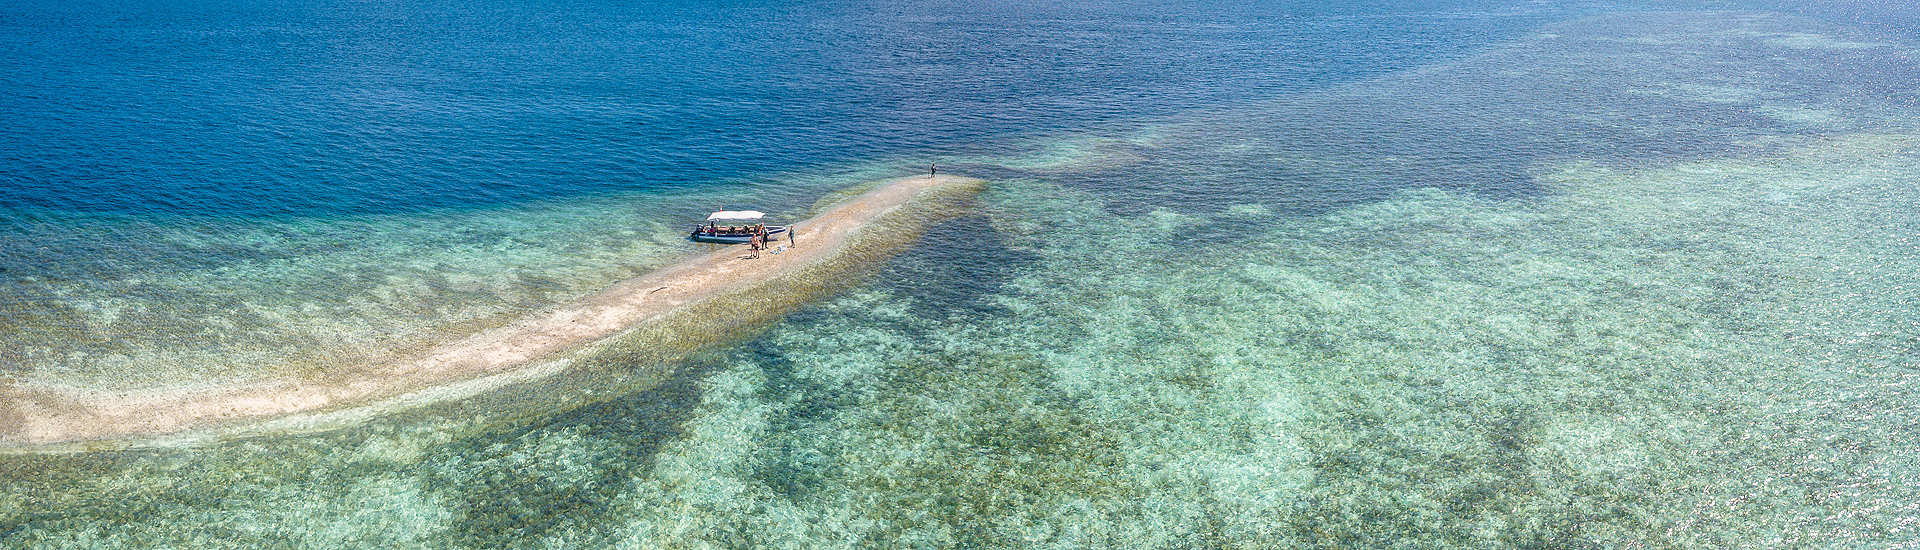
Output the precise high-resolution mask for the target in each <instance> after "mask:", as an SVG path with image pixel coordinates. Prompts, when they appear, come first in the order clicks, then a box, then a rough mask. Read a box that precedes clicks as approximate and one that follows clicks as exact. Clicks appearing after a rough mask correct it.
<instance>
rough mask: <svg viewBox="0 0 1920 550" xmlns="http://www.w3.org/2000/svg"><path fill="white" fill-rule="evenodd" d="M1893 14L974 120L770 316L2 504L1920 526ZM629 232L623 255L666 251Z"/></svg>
mask: <svg viewBox="0 0 1920 550" xmlns="http://www.w3.org/2000/svg"><path fill="white" fill-rule="evenodd" d="M1892 40H1893V39H1891V38H1887V37H1877V36H1854V35H1853V34H1852V33H1848V32H1847V31H1845V30H1844V29H1835V28H1832V27H1830V26H1827V25H1824V24H1819V23H1815V22H1811V21H1806V20H1800V19H1791V18H1785V17H1778V16H1764V15H1756V16H1746V15H1743V16H1738V17H1733V16H1728V15H1727V14H1705V15H1692V14H1658V15H1638V16H1627V17H1602V18H1595V19H1586V20H1579V21H1574V22H1571V23H1565V24H1559V25H1553V26H1551V27H1549V28H1548V29H1546V30H1545V31H1543V32H1541V33H1539V34H1537V35H1534V36H1532V37H1529V38H1527V39H1524V40H1521V41H1518V42H1515V43H1513V44H1508V45H1504V46H1500V47H1496V48H1492V49H1490V50H1489V51H1486V52H1482V53H1480V54H1476V55H1474V56H1471V57H1468V58H1465V59H1462V60H1458V61H1453V62H1447V63H1441V64H1437V65H1432V66H1427V67H1422V68H1420V69H1416V70H1413V71H1407V72H1404V73H1396V74H1392V75H1387V76H1384V77H1381V78H1378V79H1374V80H1370V81H1366V82H1360V83H1353V84H1350V85H1344V86H1340V87H1336V88H1333V89H1330V90H1326V91H1320V92H1314V93H1307V94H1298V95H1290V96H1282V97H1279V98H1276V99H1273V100H1271V101H1265V102H1259V103H1252V104H1246V105H1242V106H1240V107H1239V108H1238V109H1237V110H1235V111H1234V112H1232V113H1224V114H1223V113H1195V114H1190V115H1183V116H1177V117H1170V118H1168V119H1166V120H1153V121H1146V122H1143V123H1141V124H1140V125H1139V126H1136V127H1131V128H1127V129H1124V130H1123V131H1120V132H1118V133H1116V134H1115V135H1111V136H1099V135H1081V134H1062V135H1060V136H1059V137H1057V138H1056V139H1053V140H1051V141H1047V142H1045V143H1040V144H1038V145H1037V146H1035V147H1031V148H1027V149H1025V150H1021V151H1012V152H1008V153H1006V154H1005V155H1004V156H1000V157H994V156H991V155H977V156H966V157H964V158H958V157H956V158H955V160H954V163H955V164H956V165H957V167H956V168H955V170H956V171H968V172H970V173H979V175H983V176H988V177H990V179H991V180H992V182H993V183H992V185H991V186H990V187H989V188H988V189H987V190H986V191H985V192H984V193H983V194H981V195H980V196H979V197H978V198H977V199H975V201H976V202H975V203H973V204H972V210H971V211H970V212H969V213H968V214H967V215H964V216H961V217H958V218H955V219H953V220H949V221H946V222H942V223H941V224H937V225H935V226H933V229H930V230H929V232H928V233H927V234H926V235H925V236H924V237H922V238H920V239H919V241H918V244H917V245H916V246H915V247H914V248H912V249H910V250H907V251H906V252H904V253H902V254H901V255H900V256H898V257H896V258H894V259H892V260H891V261H889V262H887V263H886V264H885V265H883V266H880V267H877V268H875V269H872V270H870V271H868V273H870V275H862V276H860V277H857V278H853V279H852V280H855V281H860V282H859V283H858V284H855V285H854V286H852V287H851V288H850V289H847V290H844V291H841V292H837V293H834V294H831V295H830V297H828V298H826V299H824V300H822V301H820V302H818V303H815V304H813V305H809V306H806V307H803V308H801V309H800V310H798V311H796V312H794V313H792V314H791V315H789V316H787V317H786V318H784V319H782V320H779V321H777V322H775V323H774V324H773V325H772V326H771V327H769V328H765V329H764V330H758V329H757V330H756V331H755V332H753V333H752V334H751V335H750V336H749V337H748V338H747V339H746V340H745V341H744V342H742V343H737V344H728V345H721V346H717V347H711V348H707V349H703V350H699V351H695V352H692V353H690V354H685V355H682V356H676V357H655V356H652V355H649V354H648V353H647V351H646V350H647V349H649V347H648V346H649V344H650V343H651V341H650V340H649V338H650V337H647V336H641V337H635V338H634V339H633V340H630V341H626V342H622V343H616V344H614V345H610V346H608V347H607V348H606V350H605V351H604V353H601V354H599V355H596V356H594V357H593V358H592V360H593V361H594V362H596V363H595V364H596V365H598V366H597V367H595V368H594V369H587V372H584V373H574V374H573V376H575V377H578V378H576V379H570V380H563V381H561V382H557V383H556V384H559V387H563V388H568V389H566V390H551V391H553V392H554V393H543V392H542V391H541V390H539V389H537V388H532V389H522V390H520V391H524V392H525V393H524V394H523V395H521V396H518V397H483V398H477V399H476V400H474V402H472V403H466V404H454V405H449V406H446V407H438V408H427V409H423V410H421V411H418V412H416V413H410V414H407V415H402V416H397V417H392V418H383V419H379V420H376V421H372V422H369V423H368V424H367V425H365V426H362V427H359V428H356V429H351V430H338V431H332V432H326V433H320V434H316V435H305V436H297V437H295V436H286V437H272V438H257V439H249V440H239V441H232V442H227V443H222V444H215V445H208V446H204V447H199V448H188V449H159V450H151V451H140V452H124V453H94V454H81V455H70V456H32V455H22V456H7V457H0V477H3V478H6V479H12V480H17V481H15V482H13V483H10V484H5V485H0V537H3V538H4V540H5V541H6V542H7V543H9V544H19V545H21V546H45V545H54V546H89V545H98V546H128V545H161V544H171V545H176V546H201V545H206V544H213V543H216V542H217V543H222V544H248V543H260V544H295V545H300V546H315V547H365V546H444V545H449V544H459V545H468V546H481V547H494V546H502V545H508V544H525V545H529V546H532V545H547V546H552V547H604V546H608V545H625V546H635V547H809V548H814V547H856V546H888V547H894V546H913V547H919V546H934V547H948V546H991V547H1019V548H1034V547H1049V548H1085V547H1189V546H1190V547H1235V548H1274V547H1308V546H1319V547H1342V548H1347V547H1371V546H1409V547H1437V546H1457V547H1476V548H1478V547H1522V546H1531V547H1566V546H1583V545H1596V546H1601V547H1618V546H1633V545H1644V546H1652V547H1706V548H1719V547H1793V546H1827V545H1838V546H1863V547H1877V546H1888V545H1897V544H1900V543H1903V542H1906V541H1911V540H1915V539H1916V538H1920V531H1916V530H1917V529H1920V525H1917V524H1916V519H1915V518H1920V492H1917V491H1916V489H1915V488H1916V487H1920V455H1915V454H1914V453H1911V452H1909V451H1910V450H1911V449H1913V448H1915V446H1916V445H1920V409H1915V408H1914V407H1913V406H1912V404H1913V403H1914V402H1915V401H1916V399H1920V395H1917V394H1916V391H1920V313H1917V312H1916V310H1915V308H1914V307H1913V304H1915V303H1920V283H1916V282H1915V278H1914V274H1915V273H1920V236H1916V232H1915V228H1916V227H1920V209H1916V208H1915V207H1914V205H1916V204H1920V187H1916V185H1915V182H1916V181H1920V128H1915V125H1914V124H1913V121H1914V120H1915V117H1914V115H1913V113H1912V105H1911V104H1910V103H1903V101H1906V99H1903V98H1906V97H1908V96H1901V95H1899V94H1900V93H1902V92H1899V91H1897V90H1899V89H1901V87H1902V86H1905V85H1906V84H1907V83H1910V82H1911V80H1910V79H1908V78H1907V77H1909V76H1911V75H1913V74H1916V67H1914V66H1913V64H1912V62H1911V60H1910V59H1906V58H1901V57H1900V56H1899V54H1898V53H1897V51H1898V50H1894V49H1892V48H1891V47H1882V46H1878V45H1875V44H1881V43H1891V41H1892ZM1548 46H1551V47H1548ZM1752 52H1763V53H1764V55H1761V54H1753V53H1752ZM1836 52H1837V53H1836ZM1830 55H1838V56H1841V57H1839V58H1838V59H1840V60H1843V61H1846V62H1849V63H1853V62H1858V63H1864V64H1867V66H1871V67H1874V68H1875V69H1874V70H1872V71H1857V72H1848V71H1850V70H1851V69H1848V68H1847V67H1848V65H1845V64H1838V65H1836V64H1835V58H1831V57H1827V56H1830ZM1654 58H1657V59H1663V60H1666V61H1665V62H1664V63H1663V64H1661V65H1659V66H1654V67H1648V66H1644V65H1642V63H1643V61H1644V60H1646V59H1654ZM1865 73H1871V74H1865ZM1602 81H1604V82H1607V83H1610V84H1616V85H1614V86H1597V85H1595V82H1602ZM1848 87H1855V88H1857V89H1859V90H1874V91H1876V92H1874V93H1865V92H1860V93H1851V94H1849V93H1848V91H1847V88H1848ZM1876 94H1881V95H1876ZM901 164H904V163H901ZM943 170H944V169H943ZM1508 185H1510V186H1508ZM816 194H818V193H817V192H816ZM794 196H806V195H802V194H799V193H796V194H795V195H794ZM687 202H688V203H695V202H697V201H693V200H689V201H687ZM562 210H564V209H562ZM580 215H582V216H588V217H591V216H611V215H612V214H608V213H606V212H604V211H598V210H593V211H591V212H589V213H586V214H580ZM594 219H601V218H594ZM595 223H597V222H595ZM672 229H673V228H664V229H659V230H657V231H656V230H651V229H646V228H641V229H636V231H639V232H640V234H641V235H643V236H644V235H651V234H652V233H653V232H659V233H661V234H665V233H666V232H669V231H670V230H672ZM641 241H642V243H643V244H632V243H628V244H621V245H617V246H616V245H612V244H608V245H604V246H600V247H598V248H596V249H597V250H600V251H602V253H608V254H616V253H617V254H643V255H644V254H649V253H653V252H650V251H652V250H656V249H655V248H653V247H654V246H655V245H653V244H644V243H655V244H657V245H658V250H667V249H670V248H672V247H671V246H670V241H668V240H662V239H653V240H647V239H644V238H643V239H641ZM622 242H625V241H622ZM487 253H488V254H492V253H494V252H487ZM432 257H433V256H429V257H428V258H432ZM422 261H423V262H432V261H438V260H433V259H423V260H422ZM549 261H555V260H554V259H553V258H546V257H538V258H530V259H529V260H528V262H529V263H534V262H549ZM855 271H857V270H855ZM450 284H451V283H450ZM455 286H457V285H455ZM483 288H484V287H483ZM421 292H425V291H421ZM658 361H666V362H668V363H670V364H672V365H673V368H671V369H669V371H670V372H669V373H668V374H665V375H663V376H662V377H661V379H649V380H643V381H635V380H626V379H622V378H621V374H620V373H622V372H629V371H638V370H642V369H640V368H638V367H639V364H640V363H649V364H650V363H652V362H658ZM590 388H600V389H602V390H604V393H598V394H591V391H590V390H589V389H590ZM575 389H578V390H579V392H578V394H591V395H590V396H589V397H580V398H579V399H577V400H566V399H563V398H561V397H555V396H556V394H559V395H576V394H575V392H574V390H575ZM508 393H511V392H508ZM576 396H577V395H576ZM489 399H494V400H497V401H489ZM556 403H565V404H564V405H557V404H556ZM509 405H510V406H509ZM543 405H544V406H543ZM516 411H517V412H516Z"/></svg>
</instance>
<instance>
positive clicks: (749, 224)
mask: <svg viewBox="0 0 1920 550" xmlns="http://www.w3.org/2000/svg"><path fill="white" fill-rule="evenodd" d="M765 217H767V214H766V213H765V212H760V211H758V210H721V211H719V212H714V213H713V214H709V215H708V216H707V221H706V223H702V224H699V225H695V226H693V233H690V234H688V235H687V238H688V239H691V240H693V241H695V242H703V243H720V244H747V241H749V240H752V239H753V236H754V235H757V234H759V233H760V232H761V231H763V230H764V231H766V235H767V240H768V241H772V240H773V238H774V237H775V236H777V235H779V234H781V233H786V232H787V229H788V228H789V226H785V225H767V224H765V223H762V222H761V218H765Z"/></svg>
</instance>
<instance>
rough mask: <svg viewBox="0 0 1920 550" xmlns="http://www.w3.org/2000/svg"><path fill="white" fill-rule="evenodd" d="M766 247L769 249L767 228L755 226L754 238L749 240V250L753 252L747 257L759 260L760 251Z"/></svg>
mask: <svg viewBox="0 0 1920 550" xmlns="http://www.w3.org/2000/svg"><path fill="white" fill-rule="evenodd" d="M766 247H767V226H764V225H756V226H753V237H750V238H748V239H747V248H748V249H750V250H751V252H749V253H747V257H748V258H759V257H760V249H762V248H766Z"/></svg>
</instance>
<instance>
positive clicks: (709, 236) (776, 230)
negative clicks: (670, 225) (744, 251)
mask: <svg viewBox="0 0 1920 550" xmlns="http://www.w3.org/2000/svg"><path fill="white" fill-rule="evenodd" d="M786 232H787V227H786V226H783V225H769V226H767V239H768V240H769V241H771V240H773V238H774V237H775V236H778V235H780V234H781V233H786ZM752 238H753V236H752V235H719V234H714V233H705V232H702V231H700V230H698V229H696V230H694V231H693V232H692V233H688V234H687V240H690V241H693V242H700V243H717V244H747V241H748V240H750V239H752Z"/></svg>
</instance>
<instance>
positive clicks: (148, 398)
mask: <svg viewBox="0 0 1920 550" xmlns="http://www.w3.org/2000/svg"><path fill="white" fill-rule="evenodd" d="M980 183H981V182H980V181H979V180H975V179H971V178H964V177H955V176H940V177H938V178H929V177H924V176H918V177H910V178H902V179H898V180H892V181H888V182H884V183H882V184H881V185H879V186H878V187H876V188H874V189H873V190H871V191H868V192H867V193H865V194H862V195H859V196H857V197H854V198H852V199H849V200H846V201H844V202H841V203H839V204H837V205H835V206H833V207H832V208H831V209H829V210H827V211H826V212H824V213H822V214H820V215H819V216H816V217H814V218H812V219H808V220H806V221H802V222H799V223H797V224H795V227H796V230H795V235H794V236H793V240H794V243H795V246H793V247H791V248H788V249H786V250H785V251H783V253H781V254H768V253H763V254H761V255H760V258H758V259H747V258H746V253H747V249H746V247H744V246H735V247H726V248H725V249H723V250H720V251H717V252H714V253H711V254H707V255H703V256H697V257H693V258H689V259H687V260H686V261H684V262H681V263H678V264H675V265H673V266H670V267H667V268H664V269H661V270H658V271H655V272H653V273H649V274H647V275H644V276H641V277H637V278H634V279H629V280H627V281H623V282H621V283H619V284H616V285H614V286H613V287H611V288H608V289H606V290H604V291H601V292H599V293H597V294H594V295H591V296H588V297H586V298H584V299H581V300H579V301H576V302H573V303H570V304H566V305H564V306H561V307H559V308H557V309H554V310H551V311H548V312H544V313H540V314H536V315H533V316H531V317H529V318H526V319H523V320H520V321H518V322H514V323H511V324H508V325H506V326H502V327H499V328H495V329H492V330H487V331H484V332H481V333H479V334H475V335H473V336H471V337H468V338H464V339H461V340H458V341H454V342H451V343H448V344H446V345H442V346H439V347H436V348H434V349H430V350H427V351H426V352H424V353H421V354H420V355H418V356H416V357H414V358H411V359H408V360H404V361H398V362H394V363H390V364H386V365H377V366H370V367H365V368H343V369H342V371H341V372H338V373H329V374H328V375H327V377H326V379H324V380H310V379H295V378H287V379H280V380H271V381H265V382H253V383H246V384H236V385H232V386H220V387H214V388H196V389H191V390H182V389H163V390H151V391H145V392H138V393H127V392H112V393H101V392H94V391H89V390H87V389H85V388H70V387H32V386H25V385H15V386H11V387H6V386H0V447H14V448H16V449H20V448H30V447H37V446H47V445H53V444H60V443H72V442H80V441H90V440H103V439H126V438H138V437H147V436H155V435H162V434H174V433H179V432H185V431H190V430H196V429H201V428H209V427H215V426H231V425H234V424H241V423H246V422H257V421H262V420H266V419H270V418H274V417H280V416H285V415H292V414H296V413H312V412H316V411H325V410H331V409H342V408H349V407H354V406H358V405H365V404H368V403H372V402H377V401H380V400H383V399H390V398H395V397H399V396H403V395H406V394H410V393H412V394H415V396H417V395H418V394H419V392H420V391H421V390H424V389H428V388H433V387H435V386H443V385H456V384H460V383H463V382H471V381H474V380H477V379H481V378H488V377H499V378H525V376H513V375H516V374H525V373H519V372H516V371H522V370H526V371H533V370H549V371H550V370H553V369H538V368H537V365H538V364H540V363H542V362H543V361H542V360H545V359H552V358H555V357H558V356H561V355H564V354H565V353H566V352H568V351H570V350H577V349H580V348H581V347H582V346H585V345H589V344H592V343H595V342H599V341H602V340H604V339H607V338H608V337H610V336H614V335H616V334H619V333H622V332H624V331H628V330H631V329H634V328H636V327H642V326H644V325H646V324H648V323H651V322H655V321H660V320H662V319H664V318H666V317H667V316H668V315H669V314H671V313H674V312H676V311H681V310H684V309H687V308H690V307H694V306H699V305H707V304H710V303H712V302H714V299H715V298H716V297H720V296H725V295H731V294H735V293H740V292H744V291H747V290H752V289H757V288H761V287H765V286H770V285H779V284H780V283H781V279H782V277H783V276H786V275H789V274H793V273H795V272H797V271H799V270H802V269H805V268H808V267H811V266H816V265H820V264H823V263H826V262H828V261H830V260H832V259H834V258H836V257H839V256H842V255H845V254H847V253H849V252H851V250H850V249H849V247H848V243H849V241H850V240H851V239H852V238H853V237H854V236H855V235H856V234H858V233H859V232H860V230H861V228H862V227H865V226H867V225H868V224H869V223H871V222H873V221H875V220H877V219H879V218H881V217H883V216H886V215H888V214H889V213H892V212H894V211H896V210H899V209H900V208H899V207H901V206H902V205H905V204H907V203H908V202H910V201H912V200H913V199H914V198H916V197H919V196H921V195H922V194H924V193H925V192H926V191H929V190H934V189H969V190H971V189H978V187H979V184H980ZM779 244H781V245H785V244H786V240H785V239H782V240H781V242H780V243H779ZM748 313H753V314H758V313H763V312H743V317H761V315H745V314H748ZM692 328H696V327H695V326H692V325H690V326H689V329H692ZM413 398H414V399H417V397H413Z"/></svg>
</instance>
